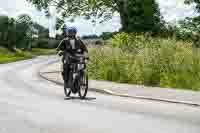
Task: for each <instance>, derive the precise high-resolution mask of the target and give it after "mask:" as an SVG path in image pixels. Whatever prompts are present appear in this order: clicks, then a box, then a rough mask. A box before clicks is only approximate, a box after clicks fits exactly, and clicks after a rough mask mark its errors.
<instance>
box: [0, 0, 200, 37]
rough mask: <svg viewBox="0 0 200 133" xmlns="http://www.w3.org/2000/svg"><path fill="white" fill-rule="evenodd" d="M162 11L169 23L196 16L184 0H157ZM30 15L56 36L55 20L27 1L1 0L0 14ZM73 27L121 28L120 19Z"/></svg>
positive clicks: (80, 22)
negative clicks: (46, 16)
mask: <svg viewBox="0 0 200 133" xmlns="http://www.w3.org/2000/svg"><path fill="white" fill-rule="evenodd" d="M157 1H158V3H159V6H160V9H161V13H162V15H163V16H164V19H165V20H166V21H168V22H172V23H173V22H175V21H177V20H178V19H183V18H185V17H188V16H194V15H196V12H195V10H194V5H193V6H186V5H184V4H183V0H157ZM22 13H26V14H29V15H30V16H31V17H32V18H33V20H34V21H36V22H38V23H40V24H42V25H44V26H46V27H49V29H50V32H51V34H54V32H53V31H54V30H53V28H52V27H54V26H53V25H54V24H55V19H53V18H51V19H49V20H48V19H46V18H45V16H44V13H41V12H39V11H37V10H36V9H35V8H34V7H33V6H32V5H31V4H29V3H28V2H26V0H1V1H0V14H5V15H8V16H12V17H16V16H18V15H19V14H22ZM73 25H76V26H77V27H78V30H79V34H80V35H83V34H92V33H94V32H96V33H98V34H100V33H101V32H106V31H116V30H118V29H119V27H120V19H119V17H114V18H113V19H112V20H110V21H108V22H106V23H104V24H103V25H97V27H96V29H94V28H93V27H92V24H91V23H89V22H88V21H84V20H80V19H78V20H77V21H76V22H75V23H74V24H73Z"/></svg>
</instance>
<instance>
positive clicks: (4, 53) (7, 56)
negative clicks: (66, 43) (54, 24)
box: [0, 47, 55, 64]
mask: <svg viewBox="0 0 200 133" xmlns="http://www.w3.org/2000/svg"><path fill="white" fill-rule="evenodd" d="M52 54H55V50H54V49H39V48H34V49H32V51H31V52H22V51H20V50H17V51H16V52H11V51H9V50H7V49H6V48H2V47H0V64H4V63H10V62H15V61H20V60H26V59H31V58H33V57H35V56H40V55H52Z"/></svg>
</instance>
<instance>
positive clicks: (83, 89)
mask: <svg viewBox="0 0 200 133" xmlns="http://www.w3.org/2000/svg"><path fill="white" fill-rule="evenodd" d="M79 78H80V79H79V81H80V87H79V93H78V94H79V96H80V98H81V99H85V97H86V95H87V91H88V73H87V72H86V71H84V72H81V73H80V77H79Z"/></svg>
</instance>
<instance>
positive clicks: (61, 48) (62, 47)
mask: <svg viewBox="0 0 200 133" xmlns="http://www.w3.org/2000/svg"><path fill="white" fill-rule="evenodd" d="M64 46H65V39H63V40H62V41H61V42H60V43H59V45H58V47H57V48H56V50H57V51H64Z"/></svg>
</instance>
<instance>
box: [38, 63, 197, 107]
mask: <svg viewBox="0 0 200 133" xmlns="http://www.w3.org/2000/svg"><path fill="white" fill-rule="evenodd" d="M53 63H55V62H53ZM53 63H52V62H51V63H48V64H45V65H43V66H42V67H40V68H39V70H38V75H39V77H41V78H43V79H45V80H47V81H49V82H52V83H54V84H56V85H60V86H63V84H62V83H60V82H57V81H55V80H51V79H49V78H47V77H45V76H44V74H45V73H53V72H41V69H42V68H43V67H45V66H47V65H51V64H53ZM89 90H90V91H93V92H97V93H101V94H106V95H112V96H119V97H127V98H134V99H142V100H150V101H157V102H165V103H175V104H183V105H189V106H195V107H200V104H197V103H191V102H186V101H177V100H172V99H160V98H152V97H145V96H130V95H128V94H119V93H116V92H113V91H111V90H108V89H98V88H90V89H89Z"/></svg>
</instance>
